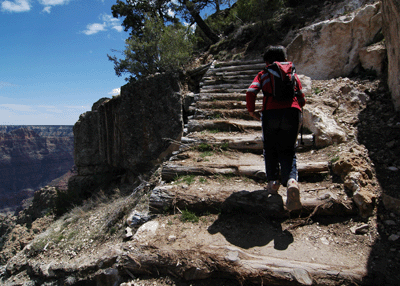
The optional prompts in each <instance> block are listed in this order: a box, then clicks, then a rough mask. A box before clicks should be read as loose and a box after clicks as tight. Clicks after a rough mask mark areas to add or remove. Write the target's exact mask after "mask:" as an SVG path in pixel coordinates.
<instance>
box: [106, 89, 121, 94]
mask: <svg viewBox="0 0 400 286" xmlns="http://www.w3.org/2000/svg"><path fill="white" fill-rule="evenodd" d="M120 93H121V88H114V89H113V90H112V91H111V92H109V93H108V94H111V95H119V94H120Z"/></svg>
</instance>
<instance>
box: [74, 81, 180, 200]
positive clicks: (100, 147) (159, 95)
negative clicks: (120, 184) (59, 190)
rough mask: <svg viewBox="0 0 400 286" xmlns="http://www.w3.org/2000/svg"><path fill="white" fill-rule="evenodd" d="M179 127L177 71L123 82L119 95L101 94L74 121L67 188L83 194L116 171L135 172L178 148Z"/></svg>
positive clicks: (130, 176)
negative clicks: (72, 162)
mask: <svg viewBox="0 0 400 286" xmlns="http://www.w3.org/2000/svg"><path fill="white" fill-rule="evenodd" d="M182 131H183V121H182V100H181V95H180V94H179V85H178V78H177V77H175V76H174V75H170V74H161V75H156V76H154V77H149V78H148V79H146V80H143V81H141V82H140V83H136V84H127V85H125V86H123V87H122V88H121V95H120V96H118V97H114V98H112V99H108V98H103V99H100V100H99V101H98V102H96V103H95V104H94V105H93V108H92V111H90V112H87V113H84V114H82V115H81V116H80V118H79V121H78V122H77V123H76V124H75V126H74V137H75V165H76V167H77V171H78V175H77V176H75V177H73V178H71V179H70V180H69V183H68V188H69V190H70V191H72V192H76V193H78V194H82V192H87V191H91V190H93V188H95V187H96V186H99V185H101V184H103V183H107V182H109V181H110V180H113V179H114V178H115V177H116V175H118V176H122V175H123V176H124V178H126V179H127V180H130V179H131V178H135V176H136V175H137V174H139V173H141V172H145V171H147V170H149V169H150V168H151V167H152V166H154V164H155V163H157V162H158V160H159V159H161V158H163V157H164V156H165V155H166V154H168V153H169V152H171V151H172V150H173V149H174V148H176V147H177V146H176V144H174V143H173V142H176V141H180V138H181V136H182ZM175 140H176V141H175Z"/></svg>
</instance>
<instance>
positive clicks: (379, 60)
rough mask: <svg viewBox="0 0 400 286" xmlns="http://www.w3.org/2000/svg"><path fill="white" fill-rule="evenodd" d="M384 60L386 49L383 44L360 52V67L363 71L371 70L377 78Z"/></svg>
mask: <svg viewBox="0 0 400 286" xmlns="http://www.w3.org/2000/svg"><path fill="white" fill-rule="evenodd" d="M385 59H386V48H385V46H384V45H383V44H375V45H372V46H368V47H365V48H362V49H361V50H360V62H361V66H362V67H363V68H364V69H365V70H372V71H374V72H376V74H377V75H378V76H380V75H381V74H382V71H383V62H384V60H385Z"/></svg>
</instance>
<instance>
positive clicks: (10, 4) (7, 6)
mask: <svg viewBox="0 0 400 286" xmlns="http://www.w3.org/2000/svg"><path fill="white" fill-rule="evenodd" d="M1 10H2V11H7V12H26V11H29V10H31V4H30V0H14V1H3V2H2V3H1Z"/></svg>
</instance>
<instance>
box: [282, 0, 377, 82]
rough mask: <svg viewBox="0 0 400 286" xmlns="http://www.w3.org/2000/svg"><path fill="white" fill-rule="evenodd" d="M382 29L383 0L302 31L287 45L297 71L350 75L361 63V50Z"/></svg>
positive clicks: (321, 75) (317, 75) (325, 76)
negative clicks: (381, 6)
mask: <svg viewBox="0 0 400 286" xmlns="http://www.w3.org/2000/svg"><path fill="white" fill-rule="evenodd" d="M381 28H382V16H381V12H380V3H379V2H377V3H375V4H373V5H367V6H365V7H363V8H362V9H359V10H357V11H355V12H353V13H350V14H348V15H345V16H340V17H338V18H336V19H333V20H326V21H323V22H320V23H317V24H314V25H311V26H308V27H306V28H303V29H302V30H300V32H299V34H298V35H297V36H296V37H295V38H294V40H293V41H292V42H291V43H290V44H289V46H288V47H287V50H288V58H290V60H291V61H293V62H294V63H295V64H296V67H297V70H298V72H299V73H301V74H305V75H307V76H309V77H311V78H312V79H330V78H335V77H340V76H347V75H349V74H350V73H351V72H352V71H353V70H354V68H356V67H357V65H358V64H359V63H360V62H359V52H360V50H361V49H362V48H364V47H366V46H367V45H369V44H370V43H371V41H372V40H373V38H374V36H375V35H376V34H377V33H378V32H379V31H380V29H381Z"/></svg>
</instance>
